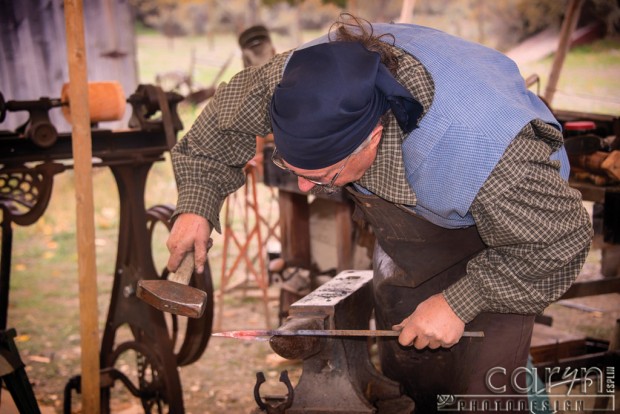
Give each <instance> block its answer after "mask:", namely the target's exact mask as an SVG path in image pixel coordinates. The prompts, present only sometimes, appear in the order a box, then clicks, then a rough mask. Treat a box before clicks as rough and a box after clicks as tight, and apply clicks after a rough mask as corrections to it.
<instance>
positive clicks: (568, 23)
mask: <svg viewBox="0 0 620 414" xmlns="http://www.w3.org/2000/svg"><path fill="white" fill-rule="evenodd" d="M583 1H584V0H570V3H569V4H568V7H567V11H566V16H564V21H563V22H562V29H561V30H560V43H559V44H558V50H556V52H555V57H554V58H553V66H552V67H551V74H550V75H549V82H548V83H547V88H546V89H545V100H546V101H547V102H549V105H552V103H553V95H555V91H556V88H557V86H558V80H559V79H560V72H561V71H562V66H563V65H564V59H565V58H566V53H568V49H569V48H570V38H571V36H572V34H573V31H574V30H575V27H576V26H577V21H578V20H579V14H580V12H581V7H582V6H583Z"/></svg>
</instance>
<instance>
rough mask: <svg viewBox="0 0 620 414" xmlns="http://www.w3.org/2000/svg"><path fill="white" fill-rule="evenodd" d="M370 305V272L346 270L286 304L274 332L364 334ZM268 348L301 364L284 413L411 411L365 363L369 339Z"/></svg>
mask: <svg viewBox="0 0 620 414" xmlns="http://www.w3.org/2000/svg"><path fill="white" fill-rule="evenodd" d="M372 303H373V301H372V272H371V271H345V272H342V273H340V274H338V275H337V276H335V277H334V278H333V279H332V280H330V281H329V282H327V283H325V284H324V285H322V286H321V287H319V288H318V289H316V290H314V291H313V292H311V293H310V294H309V295H307V296H306V297H304V298H303V299H301V300H299V301H297V302H295V303H294V304H293V305H291V307H290V311H289V318H288V319H287V320H286V322H285V323H284V324H283V325H282V326H280V328H279V329H278V330H279V331H291V330H296V329H310V330H316V329H327V330H334V329H335V330H341V329H346V330H349V329H351V330H365V329H368V328H369V321H370V318H371V315H372V311H373V305H372ZM308 340H310V341H311V342H309V343H307V342H306V341H308ZM270 344H271V346H272V349H273V350H274V351H275V352H276V353H278V354H279V355H281V356H283V357H285V358H290V357H295V358H297V357H301V358H302V359H303V373H302V375H301V378H300V380H299V383H298V384H297V386H296V387H295V399H294V401H293V404H292V405H291V407H289V408H288V409H286V410H285V411H284V412H285V413H286V414H301V413H308V412H312V413H328V412H329V413H342V414H353V413H356V414H364V413H369V414H370V413H373V414H376V413H379V414H388V413H389V414H399V413H411V412H412V411H413V409H414V403H413V401H412V400H411V399H409V398H408V397H407V396H404V395H403V393H402V390H401V387H400V385H399V384H398V383H396V382H394V381H392V380H390V379H388V378H387V377H385V376H383V375H382V374H381V373H380V372H379V371H377V369H376V368H375V366H374V365H373V364H372V362H371V361H370V355H369V342H368V338H364V337H349V336H346V337H315V336H311V337H305V336H274V337H272V338H271V341H270ZM296 350H299V351H296Z"/></svg>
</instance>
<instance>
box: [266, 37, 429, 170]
mask: <svg viewBox="0 0 620 414" xmlns="http://www.w3.org/2000/svg"><path fill="white" fill-rule="evenodd" d="M388 109H392V112H393V114H394V116H395V118H396V120H397V121H398V124H399V125H400V127H401V128H402V129H403V131H405V132H406V133H409V132H411V131H412V130H413V129H414V128H415V127H416V125H417V121H418V118H419V117H420V115H421V114H422V109H423V108H422V105H421V104H420V103H419V102H418V101H417V100H415V99H414V98H413V96H412V95H411V94H410V93H409V91H407V90H406V89H405V88H404V87H403V86H402V85H400V84H399V83H398V82H397V81H396V79H394V77H393V76H392V74H391V73H390V72H389V70H388V69H387V68H386V67H385V66H384V65H383V64H382V63H381V62H380V57H379V54H378V53H375V52H370V51H368V50H367V49H366V48H364V46H362V45H361V44H360V43H357V42H331V43H322V44H318V45H315V46H311V47H308V48H305V49H301V50H298V51H296V52H294V53H293V55H292V56H291V58H290V61H289V62H288V64H287V66H286V69H285V70H284V74H283V76H282V81H281V82H280V84H278V85H277V86H276V89H275V91H274V94H273V98H272V100H271V123H272V127H273V134H274V140H275V144H276V146H277V148H278V152H280V153H281V154H282V157H283V158H284V159H285V160H286V162H288V163H289V164H291V165H293V166H295V167H297V168H303V169H308V170H315V169H320V168H325V167H328V166H330V165H334V164H335V163H337V162H338V161H340V160H342V159H344V158H346V157H347V156H348V155H349V154H351V153H352V152H353V151H354V150H355V149H356V148H357V147H358V146H359V145H360V144H361V143H362V142H364V140H365V139H366V138H367V137H368V136H369V135H370V133H371V132H372V130H373V129H374V127H375V126H377V123H378V122H379V118H380V117H381V115H383V114H384V113H385V112H386V111H387V110H388Z"/></svg>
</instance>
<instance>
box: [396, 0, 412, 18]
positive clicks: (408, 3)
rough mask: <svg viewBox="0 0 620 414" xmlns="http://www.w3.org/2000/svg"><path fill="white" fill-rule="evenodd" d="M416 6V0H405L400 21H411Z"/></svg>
mask: <svg viewBox="0 0 620 414" xmlns="http://www.w3.org/2000/svg"><path fill="white" fill-rule="evenodd" d="M414 8H415V0H403V6H402V8H401V9H400V17H399V18H398V22H399V23H411V22H412V21H413V9H414Z"/></svg>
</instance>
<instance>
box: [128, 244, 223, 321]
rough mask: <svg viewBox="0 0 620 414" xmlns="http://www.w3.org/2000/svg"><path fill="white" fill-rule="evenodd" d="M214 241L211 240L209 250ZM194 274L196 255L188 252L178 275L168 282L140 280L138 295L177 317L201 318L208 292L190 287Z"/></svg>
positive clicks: (171, 277)
mask: <svg viewBox="0 0 620 414" xmlns="http://www.w3.org/2000/svg"><path fill="white" fill-rule="evenodd" d="M212 245H213V241H212V240H211V239H209V242H208V246H207V250H208V249H210V248H211V246H212ZM193 273H194V253H193V252H188V253H187V254H186V255H185V257H184V258H183V260H182V261H181V264H180V265H179V268H178V269H177V271H176V273H173V274H172V275H171V276H170V277H168V279H167V280H163V279H154V280H140V281H138V289H137V291H136V295H137V296H138V298H140V299H142V300H143V301H145V302H146V303H148V304H149V305H151V306H153V307H155V308H157V309H159V310H161V311H163V312H169V313H172V314H175V315H181V316H187V317H190V318H200V317H201V316H202V314H203V313H204V311H205V309H206V305H207V299H208V298H207V294H206V292H204V291H202V290H200V289H197V288H195V287H192V286H189V282H190V280H191V278H192V274H193Z"/></svg>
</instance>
